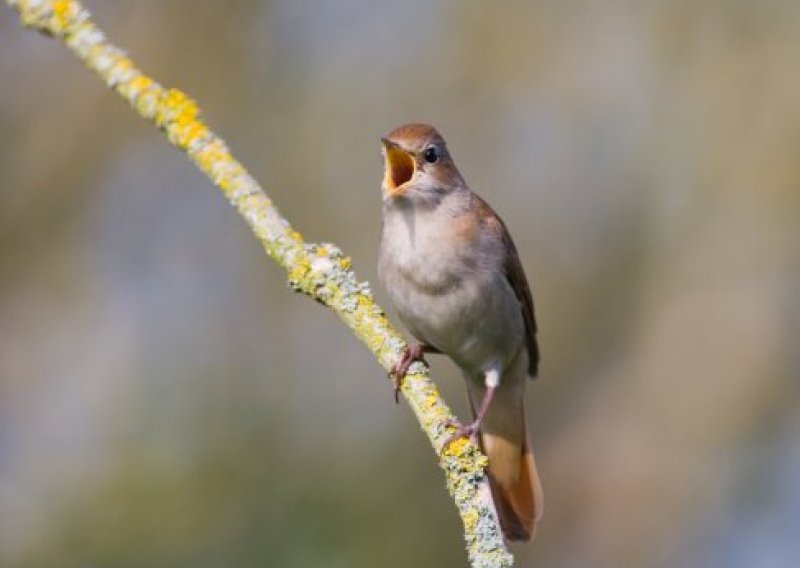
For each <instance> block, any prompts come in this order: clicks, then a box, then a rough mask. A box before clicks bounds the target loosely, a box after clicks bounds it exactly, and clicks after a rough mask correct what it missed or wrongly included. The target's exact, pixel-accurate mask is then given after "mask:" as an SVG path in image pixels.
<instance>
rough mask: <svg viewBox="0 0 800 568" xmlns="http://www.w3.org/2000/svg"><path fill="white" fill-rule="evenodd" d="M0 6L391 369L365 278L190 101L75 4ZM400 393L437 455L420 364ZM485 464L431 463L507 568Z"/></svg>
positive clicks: (428, 386)
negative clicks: (59, 52) (228, 209)
mask: <svg viewBox="0 0 800 568" xmlns="http://www.w3.org/2000/svg"><path fill="white" fill-rule="evenodd" d="M6 3H7V4H8V5H9V6H11V7H12V8H13V9H15V10H16V11H17V12H18V13H19V15H20V18H21V20H22V23H23V25H25V26H26V27H30V28H34V29H36V30H38V31H40V32H44V33H46V34H47V35H50V36H53V37H55V38H57V39H58V40H59V41H61V42H62V43H63V44H64V45H66V46H67V47H68V48H69V49H70V50H72V51H73V53H75V55H77V56H78V58H80V59H81V60H82V61H83V62H84V63H85V65H86V66H87V67H88V68H89V69H91V70H92V71H94V72H95V73H97V74H98V75H99V76H100V78H102V79H103V81H104V82H105V83H106V85H108V86H109V87H110V88H112V89H113V90H114V91H115V92H116V93H117V94H119V95H120V96H121V97H122V98H124V99H125V100H126V101H128V103H129V104H130V105H131V106H132V107H133V109H134V110H135V111H136V112H137V113H138V114H139V115H140V116H142V117H143V118H145V119H146V120H148V121H150V122H152V123H153V124H155V125H156V126H158V127H159V128H160V129H161V130H162V131H163V132H164V134H165V135H166V136H167V138H168V139H169V141H170V143H171V144H172V145H173V146H176V147H178V148H180V149H181V150H183V151H184V152H185V153H186V154H187V155H188V156H189V158H190V159H191V160H192V162H194V163H195V165H196V166H197V167H198V168H199V169H200V170H201V171H202V172H203V173H205V174H206V175H207V176H208V177H209V179H211V181H212V182H213V183H214V185H216V186H217V187H218V188H219V189H220V190H221V191H222V193H223V194H224V195H225V197H226V198H227V199H228V201H230V203H231V204H232V205H233V206H234V207H236V209H237V210H238V211H239V214H240V215H241V216H242V217H244V219H245V220H246V221H247V223H248V224H249V225H250V228H251V229H252V230H253V233H255V235H256V237H257V238H258V240H259V241H260V242H261V244H262V245H263V247H264V249H265V250H266V252H267V254H268V255H269V256H270V257H271V258H272V259H273V260H274V261H275V262H277V263H278V264H279V265H280V266H282V267H283V268H284V269H285V270H286V271H287V272H288V275H289V284H290V285H291V287H292V288H293V289H294V290H296V291H298V292H302V293H304V294H307V295H308V296H310V297H312V298H314V299H315V300H317V301H319V302H321V303H322V304H324V305H326V306H328V307H329V308H331V309H332V310H333V311H335V312H336V313H337V314H338V315H339V317H340V318H341V319H342V321H344V322H345V323H346V324H347V326H348V327H349V328H350V329H351V330H352V332H353V333H354V334H355V335H356V336H357V337H358V338H359V339H361V341H363V342H364V343H365V344H366V345H367V347H368V348H369V349H370V351H372V353H373V354H374V355H375V357H376V358H377V359H378V361H379V362H380V364H381V365H383V367H384V368H385V369H387V370H388V369H389V368H391V366H392V365H393V364H394V363H395V362H396V361H397V360H398V359H399V356H400V353H401V352H402V350H403V349H404V348H405V342H404V340H403V338H402V337H401V336H400V335H399V334H398V332H397V331H396V330H395V329H394V328H393V327H392V326H391V325H390V324H389V322H388V320H387V319H386V316H385V315H384V312H383V310H382V309H381V308H380V307H379V306H378V305H377V304H376V303H375V301H374V299H373V297H372V294H371V292H370V290H369V287H368V285H367V283H366V282H359V281H358V280H357V279H356V277H355V274H354V273H353V272H352V270H351V269H350V259H349V258H347V257H346V256H345V255H344V254H343V253H342V251H341V250H339V249H338V248H337V247H336V246H334V245H331V244H314V243H306V242H305V241H304V240H303V238H302V236H301V235H300V233H298V232H297V231H295V230H294V229H292V227H291V226H290V225H289V222H288V221H286V219H284V218H283V217H281V215H280V214H279V213H278V210H277V209H276V208H275V206H274V205H273V204H272V201H271V200H270V199H269V198H268V197H267V196H266V194H265V193H264V191H263V190H262V188H261V187H260V186H259V184H258V183H257V182H256V181H255V180H254V179H253V178H252V177H251V176H250V174H248V173H247V171H246V170H245V169H244V167H243V166H242V165H241V164H240V163H239V162H238V161H236V160H235V159H234V158H233V156H232V155H231V154H230V152H229V151H228V148H227V146H226V144H225V142H224V141H223V140H222V139H221V138H219V137H218V136H217V135H216V134H214V133H213V132H212V131H211V130H210V129H209V128H208V126H206V124H205V123H204V122H203V121H202V120H201V119H200V111H199V109H198V107H197V104H196V103H195V102H194V101H193V100H192V99H190V98H189V97H187V96H186V95H185V94H184V93H183V92H181V91H179V90H178V89H165V88H164V87H162V86H161V85H159V84H158V83H156V82H155V81H153V80H152V79H150V78H149V77H148V76H146V75H144V74H143V73H142V72H141V71H140V70H139V69H138V68H137V67H136V66H135V65H134V63H133V61H131V59H130V58H128V57H127V56H126V55H125V53H124V52H123V51H122V50H120V49H119V48H117V47H115V46H114V45H112V44H111V43H110V42H109V41H108V40H107V39H106V36H105V34H104V33H103V32H102V31H101V30H100V29H99V28H98V27H97V26H95V25H94V23H92V21H91V19H90V16H89V12H88V11H87V10H86V9H85V8H83V6H82V5H81V4H80V2H77V1H74V0H6ZM402 392H403V395H404V396H405V398H406V400H407V401H408V404H409V405H410V407H411V409H412V410H413V412H414V414H415V416H416V417H417V420H419V423H420V425H421V426H422V429H423V430H424V432H425V434H426V435H427V436H428V439H429V440H430V442H431V445H432V446H433V448H434V450H435V451H437V454H438V452H440V451H441V449H442V446H443V445H444V443H445V441H446V440H447V439H448V437H449V435H450V434H451V428H450V427H448V426H447V421H448V420H450V419H452V418H453V416H452V413H451V412H450V409H449V408H448V407H447V405H446V404H445V402H444V401H443V400H442V398H441V396H440V394H439V392H438V390H437V389H436V386H435V385H434V384H433V382H432V381H431V379H430V376H429V372H428V369H427V367H426V366H425V365H423V364H421V363H415V364H414V365H412V367H411V372H410V373H409V374H408V375H407V377H406V379H405V380H404V381H403V388H402ZM486 463H487V459H486V457H485V456H484V455H483V454H481V453H480V451H479V450H478V449H477V448H476V447H475V446H474V445H473V444H471V443H470V442H469V441H467V440H458V441H456V442H454V443H453V444H451V445H450V446H449V447H448V448H447V450H446V451H445V452H444V453H443V455H442V456H441V459H440V466H441V468H442V470H444V473H445V478H446V481H447V488H448V491H449V492H450V495H451V496H452V497H453V500H454V501H455V503H456V506H457V508H458V512H459V514H460V515H461V519H462V521H463V523H464V538H465V540H466V543H467V553H468V555H469V559H470V564H471V565H472V566H473V567H480V568H490V567H507V566H512V565H513V557H512V556H511V554H510V553H509V552H508V549H507V548H506V546H505V543H504V541H503V537H502V533H501V531H500V527H499V524H498V520H497V515H496V513H495V511H494V506H493V504H492V499H491V494H490V492H489V487H488V482H487V479H486V473H485V471H484V468H485V466H486Z"/></svg>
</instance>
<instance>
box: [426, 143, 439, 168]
mask: <svg viewBox="0 0 800 568" xmlns="http://www.w3.org/2000/svg"><path fill="white" fill-rule="evenodd" d="M423 157H424V158H425V161H426V162H428V163H429V164H435V163H436V162H438V161H439V152H437V151H436V147H435V146H428V147H427V148H425V154H423Z"/></svg>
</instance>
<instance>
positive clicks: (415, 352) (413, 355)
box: [389, 343, 424, 404]
mask: <svg viewBox="0 0 800 568" xmlns="http://www.w3.org/2000/svg"><path fill="white" fill-rule="evenodd" d="M423 352H424V349H423V347H422V345H420V344H418V343H415V344H414V345H409V346H408V347H406V348H405V350H404V351H403V354H402V355H401V356H400V360H399V361H398V362H397V363H395V364H394V366H393V367H392V370H391V371H389V378H390V379H392V384H393V385H394V402H395V404H400V388H401V387H402V386H403V379H404V378H405V377H406V373H408V368H409V367H411V364H412V363H413V362H414V361H424V359H423V358H422V354H423Z"/></svg>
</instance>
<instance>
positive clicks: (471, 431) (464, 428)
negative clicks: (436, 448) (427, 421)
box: [440, 420, 481, 453]
mask: <svg viewBox="0 0 800 568" xmlns="http://www.w3.org/2000/svg"><path fill="white" fill-rule="evenodd" d="M447 426H450V427H451V428H455V429H456V431H455V432H454V433H453V434H452V435H451V436H450V437H449V438H447V440H445V443H444V445H443V446H442V451H441V452H440V453H444V452H445V451H446V450H447V448H449V447H450V444H452V443H453V442H455V441H456V440H460V439H461V438H469V439H470V441H471V442H472V443H473V444H475V445H476V446H477V445H478V432H480V427H481V423H480V420H476V421H475V422H472V423H471V424H462V423H461V422H459V421H458V420H448V421H447Z"/></svg>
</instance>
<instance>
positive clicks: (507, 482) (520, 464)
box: [467, 377, 544, 540]
mask: <svg viewBox="0 0 800 568" xmlns="http://www.w3.org/2000/svg"><path fill="white" fill-rule="evenodd" d="M503 379H511V380H509V381H508V382H507V383H505V384H504V382H503ZM524 381H525V378H524V377H522V382H521V384H520V383H518V381H517V380H514V379H512V378H511V377H503V378H502V379H501V381H500V386H498V388H497V390H496V391H495V394H494V399H493V401H492V404H491V406H490V407H489V410H488V411H487V413H486V415H485V416H484V418H483V423H482V425H481V436H480V441H481V446H482V448H483V451H484V452H485V453H486V455H487V456H488V458H489V468H488V477H489V485H490V487H491V489H492V497H493V498H494V502H495V507H496V508H497V514H498V516H499V517H500V526H501V527H502V529H503V534H504V535H505V537H506V538H507V539H508V540H530V539H531V538H532V537H533V536H534V535H535V534H536V525H537V523H538V522H539V520H540V519H541V518H542V514H543V513H544V497H543V494H542V485H541V482H540V481H539V474H538V472H537V471H536V462H535V461H534V459H533V451H532V450H531V446H530V443H529V441H528V432H527V428H526V425H525V400H524V391H523V389H524ZM467 385H468V392H469V398H470V405H471V406H472V409H473V415H474V414H475V408H477V407H478V405H479V404H480V402H481V399H482V397H483V393H484V392H485V387H484V386H483V385H482V384H480V383H478V382H477V381H474V380H469V379H468V380H467Z"/></svg>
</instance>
